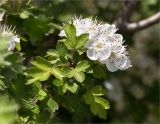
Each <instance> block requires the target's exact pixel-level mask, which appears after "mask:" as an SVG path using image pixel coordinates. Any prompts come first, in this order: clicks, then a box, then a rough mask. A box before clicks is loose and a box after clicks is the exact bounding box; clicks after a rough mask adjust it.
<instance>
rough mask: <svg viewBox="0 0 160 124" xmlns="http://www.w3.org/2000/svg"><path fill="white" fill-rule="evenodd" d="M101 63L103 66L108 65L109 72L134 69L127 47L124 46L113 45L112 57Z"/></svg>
mask: <svg viewBox="0 0 160 124" xmlns="http://www.w3.org/2000/svg"><path fill="white" fill-rule="evenodd" d="M100 62H101V63H102V64H106V66H107V68H108V70H109V71H111V72H115V71H117V70H118V69H120V70H125V69H128V68H129V67H132V65H131V61H130V59H129V57H128V56H127V52H126V50H125V47H124V46H123V45H122V44H112V52H111V55H110V57H109V58H108V59H106V60H104V61H100Z"/></svg>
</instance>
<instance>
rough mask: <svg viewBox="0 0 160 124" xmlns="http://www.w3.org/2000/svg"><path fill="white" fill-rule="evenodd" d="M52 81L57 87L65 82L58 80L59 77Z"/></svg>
mask: <svg viewBox="0 0 160 124" xmlns="http://www.w3.org/2000/svg"><path fill="white" fill-rule="evenodd" d="M52 83H53V84H54V85H55V86H57V87H59V86H62V85H63V84H64V82H63V81H61V80H58V79H54V80H53V82H52Z"/></svg>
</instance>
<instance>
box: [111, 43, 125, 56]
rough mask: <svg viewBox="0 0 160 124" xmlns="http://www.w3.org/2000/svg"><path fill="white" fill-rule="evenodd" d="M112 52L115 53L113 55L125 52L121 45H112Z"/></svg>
mask: <svg viewBox="0 0 160 124" xmlns="http://www.w3.org/2000/svg"><path fill="white" fill-rule="evenodd" d="M112 50H113V51H114V52H115V53H118V54H120V53H123V52H124V51H125V47H124V46H123V45H122V44H113V45H112Z"/></svg>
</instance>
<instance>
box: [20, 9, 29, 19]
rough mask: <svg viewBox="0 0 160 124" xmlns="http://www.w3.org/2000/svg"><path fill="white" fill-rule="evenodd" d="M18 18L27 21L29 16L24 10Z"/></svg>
mask: <svg viewBox="0 0 160 124" xmlns="http://www.w3.org/2000/svg"><path fill="white" fill-rule="evenodd" d="M19 16H20V18H22V19H27V18H28V17H29V16H30V13H29V12H28V11H26V10H24V11H23V12H22V13H20V15H19Z"/></svg>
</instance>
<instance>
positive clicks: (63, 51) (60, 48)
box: [56, 42, 67, 56]
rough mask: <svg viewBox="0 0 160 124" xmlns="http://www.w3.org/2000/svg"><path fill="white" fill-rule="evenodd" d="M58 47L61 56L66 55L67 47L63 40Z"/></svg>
mask: <svg viewBox="0 0 160 124" xmlns="http://www.w3.org/2000/svg"><path fill="white" fill-rule="evenodd" d="M56 49H57V51H58V53H59V55H60V56H65V55H66V54H67V48H66V46H65V45H64V43H63V42H58V43H57V46H56Z"/></svg>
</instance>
